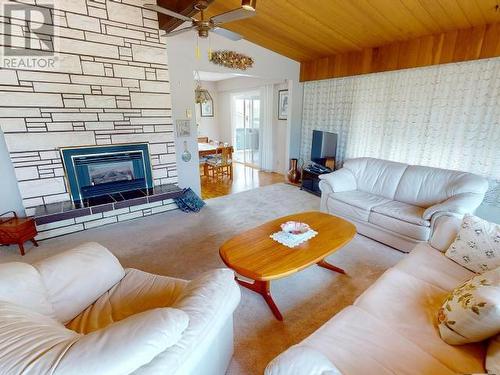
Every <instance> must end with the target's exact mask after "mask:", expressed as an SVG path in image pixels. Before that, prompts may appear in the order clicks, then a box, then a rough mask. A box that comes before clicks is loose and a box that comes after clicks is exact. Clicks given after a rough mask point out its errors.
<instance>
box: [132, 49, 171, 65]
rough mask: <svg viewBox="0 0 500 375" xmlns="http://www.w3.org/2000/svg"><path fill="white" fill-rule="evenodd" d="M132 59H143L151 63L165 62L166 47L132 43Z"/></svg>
mask: <svg viewBox="0 0 500 375" xmlns="http://www.w3.org/2000/svg"><path fill="white" fill-rule="evenodd" d="M132 56H133V58H134V61H143V62H147V63H152V64H165V65H166V64H167V49H166V48H155V47H151V46H142V45H138V44H133V45H132Z"/></svg>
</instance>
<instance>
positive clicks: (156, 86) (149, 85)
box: [140, 81, 170, 93]
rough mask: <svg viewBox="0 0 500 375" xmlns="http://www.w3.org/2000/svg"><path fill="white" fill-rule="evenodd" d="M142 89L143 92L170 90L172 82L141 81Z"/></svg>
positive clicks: (167, 91)
mask: <svg viewBox="0 0 500 375" xmlns="http://www.w3.org/2000/svg"><path fill="white" fill-rule="evenodd" d="M140 84H141V91H143V92H163V93H169V92H170V83H169V82H161V81H158V82H156V81H141V83H140Z"/></svg>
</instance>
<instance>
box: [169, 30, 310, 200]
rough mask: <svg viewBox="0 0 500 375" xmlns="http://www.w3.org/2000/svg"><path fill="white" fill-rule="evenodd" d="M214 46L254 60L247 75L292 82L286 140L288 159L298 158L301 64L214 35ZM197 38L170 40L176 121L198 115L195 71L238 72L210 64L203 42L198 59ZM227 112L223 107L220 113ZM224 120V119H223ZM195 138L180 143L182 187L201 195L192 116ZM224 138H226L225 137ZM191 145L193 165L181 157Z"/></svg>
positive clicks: (290, 84)
mask: <svg viewBox="0 0 500 375" xmlns="http://www.w3.org/2000/svg"><path fill="white" fill-rule="evenodd" d="M211 46H212V49H214V50H234V51H237V52H241V53H245V54H247V55H249V56H251V57H252V58H253V59H254V61H255V64H254V66H253V68H251V69H248V70H247V71H245V72H243V73H245V74H249V75H251V76H254V77H260V78H262V79H267V80H269V79H278V80H288V86H289V90H290V115H289V120H288V129H287V136H286V148H287V155H292V156H298V155H299V151H300V129H301V121H302V118H301V116H302V84H300V83H299V74H300V64H299V63H298V62H296V61H293V60H291V59H289V58H286V57H284V56H281V55H279V54H277V53H274V52H272V51H269V50H267V49H265V48H262V47H259V46H257V45H255V44H253V43H250V42H248V41H245V40H240V41H238V42H234V41H230V40H228V39H226V38H223V37H220V36H218V35H216V34H212V35H211ZM195 47H196V38H195V36H194V34H193V33H191V32H188V33H184V34H180V35H177V36H174V37H171V38H168V42H167V53H168V61H169V70H170V77H171V93H172V116H173V119H174V121H175V120H177V119H185V118H187V117H188V116H187V115H189V113H191V114H194V113H195V112H194V111H195V108H194V107H195V106H194V100H193V98H194V88H195V83H194V80H193V71H194V70H200V71H206V72H217V73H223V72H233V73H234V72H235V73H242V72H241V71H235V70H231V69H228V68H224V67H220V66H218V65H214V64H212V63H211V62H209V61H208V55H207V51H208V41H207V40H200V48H201V52H202V54H201V55H202V57H201V58H200V59H196V58H195ZM223 111H226V109H225V108H224V107H221V106H220V107H219V112H221V113H223ZM219 117H220V116H219ZM191 123H192V128H191V137H189V138H187V139H177V140H176V147H177V151H178V152H177V160H178V173H179V176H178V178H179V185H180V186H181V187H187V186H189V187H191V188H193V190H195V191H196V192H198V193H199V192H200V177H199V159H198V155H197V142H196V137H197V131H196V123H195V119H194V116H192V121H191ZM221 136H222V135H221ZM184 141H187V144H188V149H189V151H190V152H191V154H192V159H191V161H189V162H183V161H182V160H181V159H180V157H181V154H182V151H183V142H184Z"/></svg>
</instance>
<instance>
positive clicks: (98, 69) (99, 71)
mask: <svg viewBox="0 0 500 375" xmlns="http://www.w3.org/2000/svg"><path fill="white" fill-rule="evenodd" d="M82 69H83V74H89V75H94V76H103V75H104V64H102V63H96V62H90V61H83V62H82Z"/></svg>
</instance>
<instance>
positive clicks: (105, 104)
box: [85, 95, 116, 108]
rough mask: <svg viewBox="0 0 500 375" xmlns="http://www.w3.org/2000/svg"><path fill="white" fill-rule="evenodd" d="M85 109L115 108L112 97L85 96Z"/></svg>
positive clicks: (114, 100)
mask: <svg viewBox="0 0 500 375" xmlns="http://www.w3.org/2000/svg"><path fill="white" fill-rule="evenodd" d="M85 104H86V106H87V108H116V99H115V97H114V96H106V95H85Z"/></svg>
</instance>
